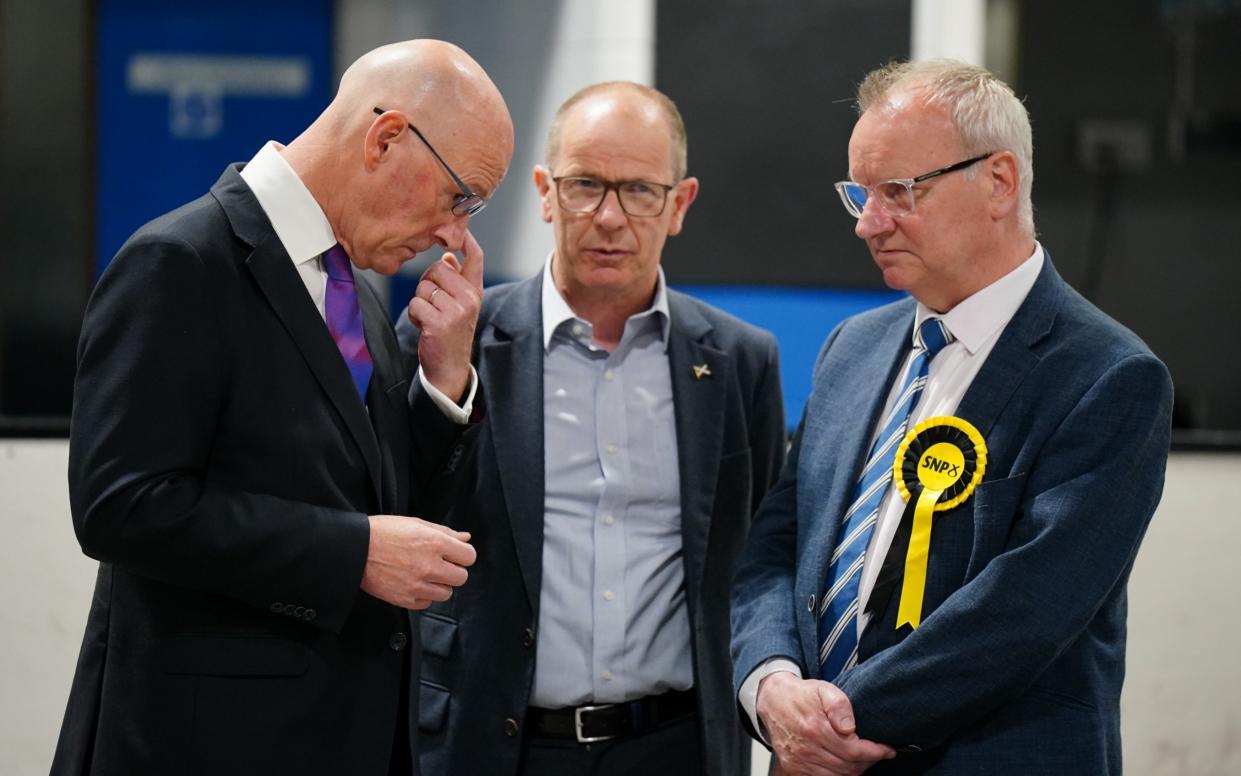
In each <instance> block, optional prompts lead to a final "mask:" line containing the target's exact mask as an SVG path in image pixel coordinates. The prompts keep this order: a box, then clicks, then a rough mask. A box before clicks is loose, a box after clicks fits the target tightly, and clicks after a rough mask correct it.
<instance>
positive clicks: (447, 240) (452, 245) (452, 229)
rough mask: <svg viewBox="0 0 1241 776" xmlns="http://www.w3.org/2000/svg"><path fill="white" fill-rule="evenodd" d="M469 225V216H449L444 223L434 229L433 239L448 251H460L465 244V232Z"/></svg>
mask: <svg viewBox="0 0 1241 776" xmlns="http://www.w3.org/2000/svg"><path fill="white" fill-rule="evenodd" d="M469 226H470V217H469V216H456V215H454V216H450V218H449V220H448V221H447V222H446V223H444V224H441V225H440V226H439V227H438V228H437V229H436V230H435V239H436V241H437V242H438V243H439V244H440V245H442V246H444V247H445V248H447V249H448V250H450V251H460V250H462V248H463V246H464V245H465V232H466V230H467V229H468V228H469Z"/></svg>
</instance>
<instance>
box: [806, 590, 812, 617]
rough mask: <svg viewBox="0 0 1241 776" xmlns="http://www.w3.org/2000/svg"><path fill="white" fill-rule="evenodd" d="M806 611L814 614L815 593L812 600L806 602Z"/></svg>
mask: <svg viewBox="0 0 1241 776" xmlns="http://www.w3.org/2000/svg"><path fill="white" fill-rule="evenodd" d="M806 611H808V612H811V613H813V612H814V593H811V594H810V600H808V601H806Z"/></svg>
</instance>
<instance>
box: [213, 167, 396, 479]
mask: <svg viewBox="0 0 1241 776" xmlns="http://www.w3.org/2000/svg"><path fill="white" fill-rule="evenodd" d="M236 169H237V168H233V169H231V170H229V171H226V172H225V174H224V176H223V177H222V178H221V179H220V181H219V182H218V183H216V185H215V186H214V187H213V188H212V193H213V194H214V195H215V197H216V199H217V200H218V201H219V202H220V205H221V206H222V207H223V208H224V211H225V213H226V214H227V215H228V218H229V222H230V223H231V224H232V226H233V230H234V231H235V232H236V233H237V236H238V237H240V238H241V239H242V240H243V241H245V242H246V243H248V244H249V245H250V246H251V247H252V249H253V250H252V251H251V253H250V255H249V256H248V257H247V258H246V261H245V263H246V267H247V268H248V269H249V270H250V274H251V275H253V277H254V280H255V282H256V283H258V286H259V289H260V290H261V291H262V293H263V296H264V297H265V298H266V299H267V303H268V304H269V305H271V307H272V310H274V311H275V313H276V316H277V317H278V318H279V319H280V321H281V323H282V324H283V325H284V328H285V330H286V331H288V332H289V336H290V337H292V339H293V342H294V344H295V345H296V346H297V348H298V350H299V351H301V354H302V357H303V358H304V359H305V361H306V365H307V366H308V367H309V368H310V371H311V373H312V374H314V376H315V379H316V380H317V381H318V383H319V385H320V386H321V387H322V388H323V391H324V393H326V394H327V396H328V399H329V400H330V401H331V402H332V404H333V405H334V406H335V407H336V410H337V412H339V413H340V416H341V418H342V419H343V420H344V422H345V426H346V427H347V428H348V429H349V433H350V435H351V436H352V437H353V439H354V441H355V442H356V443H357V445H358V449H359V450H360V451H361V453H362V456H363V458H364V459H365V461H366V468H367V471H368V472H370V476H371V483H372V486H373V487H374V490H375V497H376V498H377V499H379V498H380V495H381V491H380V485H379V481H380V459H379V443H378V441H377V440H376V438H375V432H374V430H373V429H372V428H371V425H370V421H369V419H368V418H367V415H366V407H365V406H364V405H363V404H362V402H361V401H359V400H358V389H357V388H356V387H355V386H354V383H353V378H352V377H350V375H349V368H348V367H347V366H345V361H344V359H342V358H341V355H340V350H338V349H337V347H336V343H335V342H334V341H333V340H332V335H331V334H330V333H329V332H328V329H327V326H326V325H324V323H323V319H322V318H321V317H320V316H319V311H318V310H317V309H315V305H314V302H313V301H312V300H311V298H310V295H309V294H307V293H306V286H305V285H304V284H303V283H302V281H301V278H300V277H299V276H298V274H297V271H296V270H295V269H294V268H293V262H292V260H291V259H290V258H289V254H288V253H287V252H286V251H285V250H284V247H283V246H282V245H281V244H280V239H279V238H278V237H277V236H276V233H275V231H273V230H272V228H271V223H270V222H269V221H268V220H267V217H266V216H265V215H264V214H263V210H262V208H261V207H260V206H259V203H258V200H256V199H255V198H254V194H253V193H251V191H250V188H249V187H248V186H246V184H245V182H244V181H242V180H241V176H240V175H238V174H237V172H236ZM375 317H377V316H374V315H371V316H369V317H367V318H366V328H367V332H366V335H367V341H368V344H369V342H370V341H371V338H372V332H371V328H372V326H373V325H374V324H375V323H378V322H377V321H373V320H371V319H373V318H375Z"/></svg>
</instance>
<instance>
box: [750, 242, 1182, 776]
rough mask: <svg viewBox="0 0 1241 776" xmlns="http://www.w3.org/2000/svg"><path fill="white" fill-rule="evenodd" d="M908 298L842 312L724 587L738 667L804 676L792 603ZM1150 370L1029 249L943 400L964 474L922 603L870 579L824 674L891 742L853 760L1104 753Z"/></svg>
mask: <svg viewBox="0 0 1241 776" xmlns="http://www.w3.org/2000/svg"><path fill="white" fill-rule="evenodd" d="M914 307H915V303H914V301H913V300H912V299H906V300H903V301H900V302H897V303H894V304H892V305H888V306H886V307H882V308H880V309H878V310H874V311H871V312H868V313H865V314H862V315H859V316H856V317H854V318H851V319H849V320H847V321H845V322H844V323H842V324H841V325H840V326H839V327H838V328H837V329H836V330H835V331H834V332H833V333H832V334H831V336H830V337H829V338H828V340H827V342H826V344H825V345H824V347H823V350H822V352H821V354H820V356H819V359H818V363H817V365H816V367H815V376H814V389H813V392H812V395H811V397H810V399H809V401H808V403H807V405H806V411H805V415H804V416H803V419H802V423H801V426H800V428H799V430H798V433H797V435H796V436H795V438H794V443H793V447H792V450H791V452H790V456H789V461H788V463H787V464H786V466H785V469H784V471H783V472H782V474H781V477H780V480H779V482H778V483H777V484H776V486H775V487H774V488H773V489H772V492H771V493H770V494H769V495H768V497H767V499H766V500H765V501H764V502H763V505H762V508H761V509H760V511H759V514H758V515H756V517H755V522H754V528H753V532H752V535H751V539H750V542H749V543H748V545H747V547H746V549H745V551H744V554H743V558H742V560H741V562H740V563H739V568H738V573H737V577H736V581H735V585H734V588H733V604H734V626H733V659H734V661H735V663H736V673H735V681H736V683H737V686H738V687H740V685H741V682H742V681H743V680H744V679H745V677H746V676H748V675H749V674H750V672H751V671H753V670H754V669H755V668H756V667H757V666H758V665H759V664H761V663H762V662H763V661H765V660H767V659H768V658H771V657H775V656H785V657H789V658H791V659H793V660H794V661H796V662H797V663H799V664H800V665H801V668H802V671H803V673H804V675H806V676H808V677H813V676H816V675H817V652H818V646H817V624H816V611H815V610H816V607H815V605H814V602H815V601H816V600H817V596H818V595H820V594H822V592H823V589H822V588H823V584H824V580H825V579H826V573H827V565H828V557H829V554H830V553H831V550H832V548H833V547H834V546H835V544H836V538H837V537H836V531H837V528H838V526H839V525H840V522H841V517H842V516H843V514H844V510H845V509H846V508H847V506H848V504H847V500H848V499H849V496H850V494H851V492H852V489H853V483H854V482H855V481H856V479H857V477H858V474H859V471H860V469H861V466H862V463H863V457H864V455H865V453H866V449H867V447H868V443H869V438H870V435H871V434H872V432H873V429H874V426H875V423H876V417H877V415H878V413H879V412H880V410H881V409H882V406H883V402H884V399H885V397H886V390H887V386H889V385H891V383H892V380H893V379H895V374H896V371H897V370H898V368H899V366H900V364H901V361H902V359H903V358H904V356H905V354H906V352H907V349H908V347H909V345H908V343H909V341H910V336H911V332H912V326H913V320H914ZM1171 408H1172V383H1171V379H1170V378H1169V375H1168V371H1167V369H1166V368H1165V367H1164V365H1163V364H1162V363H1161V362H1160V361H1159V360H1158V359H1157V358H1155V356H1154V355H1152V354H1151V352H1150V351H1149V350H1148V349H1147V347H1146V346H1145V345H1144V344H1143V343H1142V342H1141V341H1140V340H1139V339H1138V338H1137V337H1136V336H1134V335H1133V334H1132V333H1131V332H1129V331H1128V330H1127V329H1125V328H1124V327H1122V326H1120V325H1119V324H1117V323H1116V322H1115V321H1113V320H1112V319H1110V318H1108V317H1107V316H1106V315H1104V314H1103V313H1102V312H1100V311H1099V310H1098V309H1096V308H1095V307H1094V306H1093V305H1091V304H1090V303H1089V302H1087V301H1086V300H1084V299H1083V298H1082V297H1080V296H1079V295H1078V294H1077V293H1076V292H1074V291H1073V290H1072V289H1071V288H1070V287H1069V286H1068V285H1067V284H1066V283H1065V282H1064V281H1063V280H1062V279H1061V278H1060V276H1059V275H1058V274H1057V273H1056V271H1055V269H1054V268H1053V266H1052V264H1051V260H1050V257H1049V258H1048V259H1047V261H1046V263H1045V264H1044V266H1043V270H1042V272H1041V274H1040V275H1039V278H1038V280H1037V281H1036V283H1035V285H1034V287H1033V289H1032V290H1031V291H1030V294H1029V296H1028V297H1027V298H1026V300H1025V301H1024V303H1023V304H1022V305H1021V307H1020V308H1019V309H1018V311H1017V313H1016V314H1015V315H1014V317H1013V319H1012V320H1011V322H1010V323H1009V324H1008V326H1007V328H1006V329H1005V330H1004V332H1003V333H1002V334H1001V336H1000V339H999V340H998V342H997V343H996V345H995V348H994V350H992V352H991V354H990V356H988V358H987V361H986V363H985V364H984V365H983V367H982V369H981V371H979V373H978V375H977V377H976V378H975V379H974V382H973V384H972V385H971V386H970V388H969V390H968V391H967V393H966V395H965V397H964V398H963V400H962V402H961V404H960V407H959V409H958V411H957V413H956V414H957V415H958V416H959V417H961V418H964V419H965V420H967V421H969V422H970V423H972V424H973V425H974V426H975V427H976V428H977V429H978V430H979V431H980V432H981V433H982V436H983V438H984V439H985V441H986V445H987V450H988V461H987V468H986V474H985V476H984V479H983V482H982V484H981V485H980V486H979V487H978V489H977V490H976V492H975V493H974V495H973V497H972V498H970V499H969V500H968V501H966V502H965V503H964V504H962V505H960V506H958V507H956V508H954V509H952V510H949V511H946V512H939V513H936V516H935V521H934V527H933V529H932V538H931V550H930V563H929V568H928V572H927V582H926V597H925V601H924V608H923V619H922V623H921V626H920V627H919V628H918V629H917V630H911V629H910V627H909V626H908V625H906V626H904V627H903V628H901V629H899V630H898V629H897V628H896V627H895V623H896V611H897V607H898V599H899V595H893V596H891V599H890V600H889V602H888V604H887V606H886V608H883V609H881V610H880V611H879V613H878V614H877V616H876V617H875V619H874V620H872V621H871V623H870V625H869V626H868V627H867V628H866V630H865V631H864V633H863V634H862V639H861V642H860V644H859V651H858V654H859V663H858V665H857V666H856V667H855V668H853V669H851V670H849V671H847V672H845V673H844V674H842V676H841V677H840V678H839V680H838V685H839V686H840V688H841V689H842V690H844V692H845V693H846V694H847V695H848V696H849V698H850V699H851V700H852V702H853V708H854V712H855V715H856V719H857V725H858V733H859V735H861V736H862V737H864V738H867V739H871V740H875V741H881V742H884V743H889V744H892V745H895V746H897V747H902V748H904V750H905V751H904V752H902V753H901V754H900V755H899V756H898V757H897V758H896V759H895V760H891V761H886V762H883V763H880V764H879V765H877V766H876V767H875V768H873V769H872V770H871V771H870V772H872V773H942V774H972V773H978V774H983V773H985V774H995V773H1004V772H1006V771H1007V772H1011V773H1021V774H1060V775H1062V774H1083V776H1085V775H1086V774H1089V775H1090V776H1098V775H1099V774H1119V773H1120V771H1121V751H1120V722H1119V703H1120V691H1121V683H1122V680H1123V677H1124V651H1125V611H1126V601H1125V586H1126V581H1127V579H1128V576H1129V571H1130V569H1131V567H1132V565H1133V559H1134V556H1135V554H1136V553H1137V550H1138V544H1139V542H1140V541H1141V539H1142V536H1143V534H1144V533H1145V531H1146V527H1147V525H1148V523H1149V521H1150V519H1151V515H1152V513H1153V512H1154V510H1155V506H1156V504H1157V503H1158V501H1159V496H1160V493H1161V492H1162V488H1163V476H1164V467H1165V465H1166V462H1167V453H1168V440H1169V431H1170V424H1171Z"/></svg>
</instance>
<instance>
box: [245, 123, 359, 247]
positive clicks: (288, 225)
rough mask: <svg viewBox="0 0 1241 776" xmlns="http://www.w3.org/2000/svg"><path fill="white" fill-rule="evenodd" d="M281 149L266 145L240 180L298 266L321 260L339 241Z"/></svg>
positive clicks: (249, 164) (247, 165)
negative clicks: (256, 201) (246, 186)
mask: <svg viewBox="0 0 1241 776" xmlns="http://www.w3.org/2000/svg"><path fill="white" fill-rule="evenodd" d="M281 147H282V146H280V145H279V144H278V143H275V142H274V141H270V140H269V141H267V143H266V144H265V145H264V146H263V147H262V148H260V149H259V152H258V153H257V154H255V155H254V158H253V159H251V160H250V161H249V163H248V164H246V166H245V167H244V168H243V169H242V171H241V178H242V180H244V181H245V182H246V185H248V186H249V187H250V190H251V191H253V192H254V197H255V199H257V200H258V201H259V205H260V206H261V207H262V208H263V212H264V213H266V214H267V220H268V221H271V226H272V229H274V230H275V232H276V237H278V238H279V239H280V244H281V245H283V246H284V249H285V251H286V252H287V253H288V254H289V258H291V259H292V260H293V263H294V264H295V265H296V264H302V263H304V262H307V261H310V260H311V259H315V258H318V256H319V254H321V253H323V252H324V251H326V250H327V249H328V248H331V247H332V246H333V245H335V244H336V242H337V240H336V235H335V234H333V233H332V225H331V224H330V223H328V220H327V216H326V215H324V214H323V208H321V207H319V203H318V202H316V201H315V198H314V196H313V195H312V194H311V193H310V190H309V189H307V188H306V184H304V183H302V179H301V178H299V177H297V173H296V172H294V171H293V168H292V167H290V166H289V163H288V162H287V161H285V159H284V157H283V156H281V155H280V149H281Z"/></svg>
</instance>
